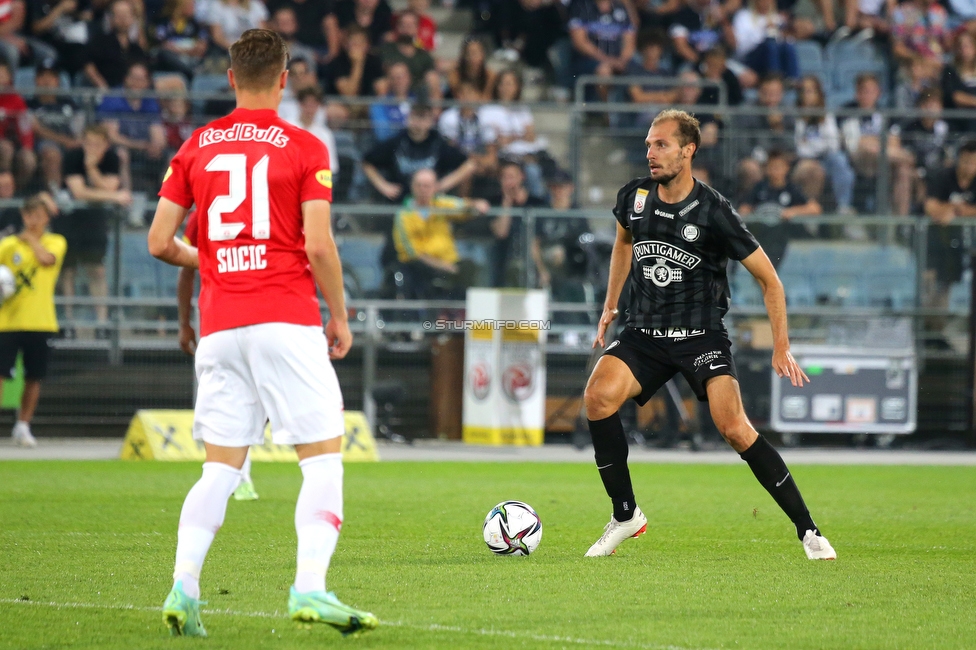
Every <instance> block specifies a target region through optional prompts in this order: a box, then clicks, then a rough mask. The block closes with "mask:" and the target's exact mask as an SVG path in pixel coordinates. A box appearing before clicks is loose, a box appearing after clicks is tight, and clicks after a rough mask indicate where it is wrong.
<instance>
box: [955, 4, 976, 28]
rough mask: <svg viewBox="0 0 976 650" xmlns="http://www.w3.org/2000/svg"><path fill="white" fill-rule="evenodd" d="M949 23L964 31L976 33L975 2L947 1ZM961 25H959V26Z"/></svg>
mask: <svg viewBox="0 0 976 650" xmlns="http://www.w3.org/2000/svg"><path fill="white" fill-rule="evenodd" d="M948 7H949V9H950V10H951V11H950V13H951V14H952V15H951V16H950V21H952V23H954V24H956V26H957V27H958V28H959V29H961V30H964V31H967V32H970V33H976V1H974V0H949V2H948ZM959 23H961V24H959Z"/></svg>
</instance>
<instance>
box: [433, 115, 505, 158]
mask: <svg viewBox="0 0 976 650" xmlns="http://www.w3.org/2000/svg"><path fill="white" fill-rule="evenodd" d="M477 118H478V130H477V135H478V139H479V140H480V142H481V143H483V144H490V143H492V142H494V141H495V140H496V139H498V135H497V134H496V133H495V129H494V128H493V127H492V126H490V125H488V124H485V123H484V122H482V120H481V114H480V113H479V114H477ZM437 130H438V131H440V132H441V135H442V136H444V137H445V138H447V139H448V140H450V141H451V142H458V143H463V142H464V141H465V140H466V138H465V137H464V136H465V134H464V133H461V109H460V108H458V107H457V106H455V107H454V108H450V109H448V110H446V111H444V112H443V113H441V118H440V119H439V120H438V121H437ZM463 148H464V147H462V149H463Z"/></svg>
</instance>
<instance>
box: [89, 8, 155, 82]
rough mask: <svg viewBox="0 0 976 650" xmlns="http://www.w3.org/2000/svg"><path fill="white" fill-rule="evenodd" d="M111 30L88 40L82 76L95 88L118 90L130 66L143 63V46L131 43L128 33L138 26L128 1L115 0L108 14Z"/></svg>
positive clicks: (144, 59)
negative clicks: (86, 57) (86, 56)
mask: <svg viewBox="0 0 976 650" xmlns="http://www.w3.org/2000/svg"><path fill="white" fill-rule="evenodd" d="M109 25H110V27H111V30H110V31H109V32H108V33H106V34H100V35H98V36H95V37H93V38H92V39H91V41H90V42H89V44H88V63H87V64H85V76H86V77H87V78H88V80H89V81H90V82H91V83H93V84H94V85H95V86H96V87H98V88H118V87H119V86H121V85H122V82H123V81H124V80H125V75H126V72H127V71H128V70H129V66H131V65H132V64H133V63H145V62H146V61H147V60H148V57H147V56H146V50H145V47H144V45H145V43H144V42H142V41H143V39H142V36H141V30H139V31H140V38H138V39H133V38H132V37H131V35H130V34H131V32H132V30H133V29H134V28H136V27H137V25H138V19H137V17H136V11H135V8H134V7H133V6H132V2H131V0H115V1H114V2H113V3H112V5H111V9H110V10H109Z"/></svg>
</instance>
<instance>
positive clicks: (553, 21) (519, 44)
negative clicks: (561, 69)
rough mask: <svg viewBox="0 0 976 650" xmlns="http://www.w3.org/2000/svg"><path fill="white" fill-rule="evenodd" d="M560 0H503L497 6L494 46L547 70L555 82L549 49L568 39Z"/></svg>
mask: <svg viewBox="0 0 976 650" xmlns="http://www.w3.org/2000/svg"><path fill="white" fill-rule="evenodd" d="M562 9H563V5H562V3H561V2H553V1H551V0H502V1H501V2H499V3H498V5H497V7H496V9H495V18H496V19H497V23H496V25H497V27H496V30H495V45H496V46H498V47H501V48H505V49H507V50H512V51H515V52H517V53H518V56H519V60H520V61H522V62H523V63H524V64H525V65H528V66H532V67H533V68H541V69H542V70H544V71H545V73H546V75H547V77H548V78H549V80H550V81H555V79H556V71H555V69H554V68H553V65H552V60H551V59H550V58H549V52H550V49H551V48H552V47H553V46H554V45H555V44H556V43H558V42H559V41H562V40H564V39H565V38H566V27H565V24H566V20H565V18H564V17H563V12H562V11H561V10H562Z"/></svg>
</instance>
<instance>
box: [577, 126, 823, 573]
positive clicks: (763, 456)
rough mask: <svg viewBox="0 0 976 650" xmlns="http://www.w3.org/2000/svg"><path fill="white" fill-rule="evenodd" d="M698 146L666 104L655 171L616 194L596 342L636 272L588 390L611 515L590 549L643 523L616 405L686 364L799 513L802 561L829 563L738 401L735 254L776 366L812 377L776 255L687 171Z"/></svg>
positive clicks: (730, 435)
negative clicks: (762, 311)
mask: <svg viewBox="0 0 976 650" xmlns="http://www.w3.org/2000/svg"><path fill="white" fill-rule="evenodd" d="M700 143H701V131H700V129H699V125H698V120H697V119H695V118H694V117H693V116H691V115H689V114H688V113H686V112H684V111H679V110H673V109H672V110H666V111H663V112H661V113H660V114H658V116H657V117H655V118H654V121H653V122H652V124H651V128H650V130H649V131H648V134H647V139H646V141H645V144H646V145H647V164H648V167H649V168H650V176H646V177H644V178H638V179H636V180H633V181H631V182H629V183H627V184H626V185H625V186H624V187H623V188H622V189H621V190H620V192H619V193H618V194H617V205H616V207H614V209H613V214H614V216H615V217H616V218H617V222H618V225H617V239H616V242H615V244H614V247H613V255H612V257H611V260H610V279H609V281H608V283H607V298H606V302H605V304H604V309H603V316H602V318H601V319H600V325H599V329H598V330H597V338H596V341H594V343H593V345H594V347H596V345H597V344H599V345H600V346H603V345H605V341H604V336H605V335H606V330H607V327H608V326H609V325H610V323H611V322H612V321H613V320H614V319H615V318H617V315H618V313H617V304H618V299H619V297H620V293H621V290H622V289H623V286H624V282H625V281H626V280H627V276H628V274H629V275H630V281H631V282H630V291H629V292H628V295H627V296H626V297H625V300H624V302H623V306H624V309H623V311H624V319H625V320H624V328H623V329H622V331H621V333H620V336H619V337H618V339H617V340H616V341H614V342H612V343H611V344H610V345H609V346H607V348H606V350H605V351H604V353H603V356H602V357H601V358H600V360H599V362H597V364H596V366H595V367H594V369H593V374H592V375H590V378H589V381H588V382H587V385H586V392H585V394H584V401H585V403H586V412H587V417H588V418H589V427H590V434H591V435H592V437H593V449H594V452H595V456H596V464H597V469H598V470H599V471H600V477H601V478H602V479H603V485H604V487H605V488H606V490H607V494H608V495H609V496H610V499H611V501H612V502H613V516H612V517H611V518H610V523H609V524H607V526H606V528H605V529H604V533H603V535H602V536H601V537H600V539H599V540H597V541H596V543H594V544H593V546H592V547H590V550H589V551H587V552H586V555H587V557H593V556H602V555H610V554H612V553H613V552H614V551H615V550H616V548H617V546H618V545H619V544H620V543H621V542H623V541H624V540H625V539H628V538H630V537H637V536H638V535H640V534H642V533H643V532H644V531H645V530H646V529H647V518H646V517H645V516H644V513H642V512H641V510H640V508H638V507H637V503H636V502H635V499H634V489H633V487H632V486H631V482H630V471H629V469H628V468H627V451H628V449H627V438H626V437H625V435H624V429H623V425H622V424H621V422H620V416H619V414H618V410H619V409H620V407H621V406H622V405H623V403H624V402H625V401H626V400H627V399H630V398H633V399H634V400H635V401H636V402H637V403H638V404H641V405H643V404H645V403H646V402H647V400H649V399H650V398H651V396H652V395H654V393H655V392H656V391H657V390H658V389H659V388H660V387H661V386H663V385H664V383H665V382H667V381H668V380H669V379H670V378H671V377H673V376H674V375H675V374H677V373H679V372H680V373H681V374H682V375H684V377H685V379H687V380H688V383H689V384H691V387H692V389H694V391H695V394H696V395H697V397H698V399H699V400H701V401H708V404H709V408H710V411H711V414H712V419H713V420H714V421H715V425H716V426H717V427H718V430H719V431H720V432H721V434H722V437H723V438H725V440H726V441H727V442H728V443H729V444H730V445H731V446H732V448H733V449H735V450H736V451H737V452H738V453H739V456H740V457H741V458H742V459H743V460H744V461H746V462H747V463H748V464H749V467H750V469H752V472H753V474H755V475H756V478H757V479H758V480H759V482H760V483H761V484H762V486H763V487H764V488H766V490H767V491H768V492H769V494H770V495H771V496H772V497H773V499H775V500H776V503H777V504H779V506H780V508H782V509H783V511H784V512H786V514H787V516H789V518H790V519H791V520H792V521H793V524H794V525H795V526H796V534H797V537H798V538H799V539H800V541H801V542H802V543H803V548H804V550H805V551H806V555H807V557H808V558H810V559H811V560H833V559H835V558H836V557H837V554H836V553H835V552H834V549H833V548H832V547H831V546H830V543H829V542H828V541H827V540H826V539H825V538H824V537H823V536H822V535H821V534H820V531H819V529H818V528H817V526H816V524H814V523H813V519H812V518H811V517H810V512H809V511H808V510H807V507H806V505H805V504H804V503H803V497H801V496H800V491H799V489H798V488H797V487H796V483H795V482H794V481H793V477H792V476H791V475H790V472H789V469H788V468H787V467H786V463H784V462H783V459H782V457H780V455H779V453H778V452H777V451H776V450H775V449H774V448H773V446H772V445H770V444H769V442H768V441H767V440H766V439H765V438H763V437H762V436H761V435H759V434H758V433H757V432H756V430H755V429H754V428H753V427H752V425H751V424H750V423H749V420H748V418H746V415H745V412H744V410H743V408H742V397H741V395H740V393H739V384H738V381H737V380H736V375H735V363H734V362H733V360H732V351H731V342H730V341H729V337H728V333H727V332H726V329H725V325H724V322H723V317H724V316H725V313H726V312H727V311H728V310H729V304H730V300H729V284H728V279H727V277H726V272H725V269H726V265H727V263H728V260H729V258H732V259H735V260H738V261H740V262H741V263H742V265H743V266H745V267H746V269H747V270H748V271H749V272H750V273H751V274H752V275H753V277H755V278H756V281H757V282H758V283H759V286H760V287H761V288H762V292H763V298H764V300H765V303H766V310H767V312H768V313H769V319H770V321H771V324H772V329H773V369H774V370H775V371H776V374H778V375H779V376H780V377H789V378H790V381H791V382H792V383H793V385H794V386H802V385H803V382H804V380H805V381H810V380H809V379H808V378H807V376H806V375H805V374H804V372H803V370H801V369H800V367H799V365H797V363H796V360H795V359H794V358H793V355H792V354H790V342H789V336H788V335H787V328H786V296H785V294H784V292H783V285H782V283H781V282H780V280H779V277H778V276H777V275H776V271H775V269H774V268H773V265H772V264H771V263H770V261H769V258H768V257H767V256H766V254H765V253H764V252H763V250H762V248H760V246H759V244H758V242H756V239H755V238H754V237H753V236H752V234H751V233H750V232H749V231H748V230H747V229H746V227H745V224H743V223H742V219H741V218H740V217H739V215H738V213H736V211H735V210H733V209H732V206H731V205H730V204H729V202H728V200H727V199H726V198H725V197H723V196H722V195H721V194H719V193H718V192H716V191H715V190H713V189H712V188H711V187H709V186H707V185H705V184H704V183H701V182H699V181H697V180H696V179H695V178H694V177H693V176H692V175H691V161H692V159H693V158H694V157H695V153H696V152H697V151H698V147H699V145H700Z"/></svg>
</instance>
